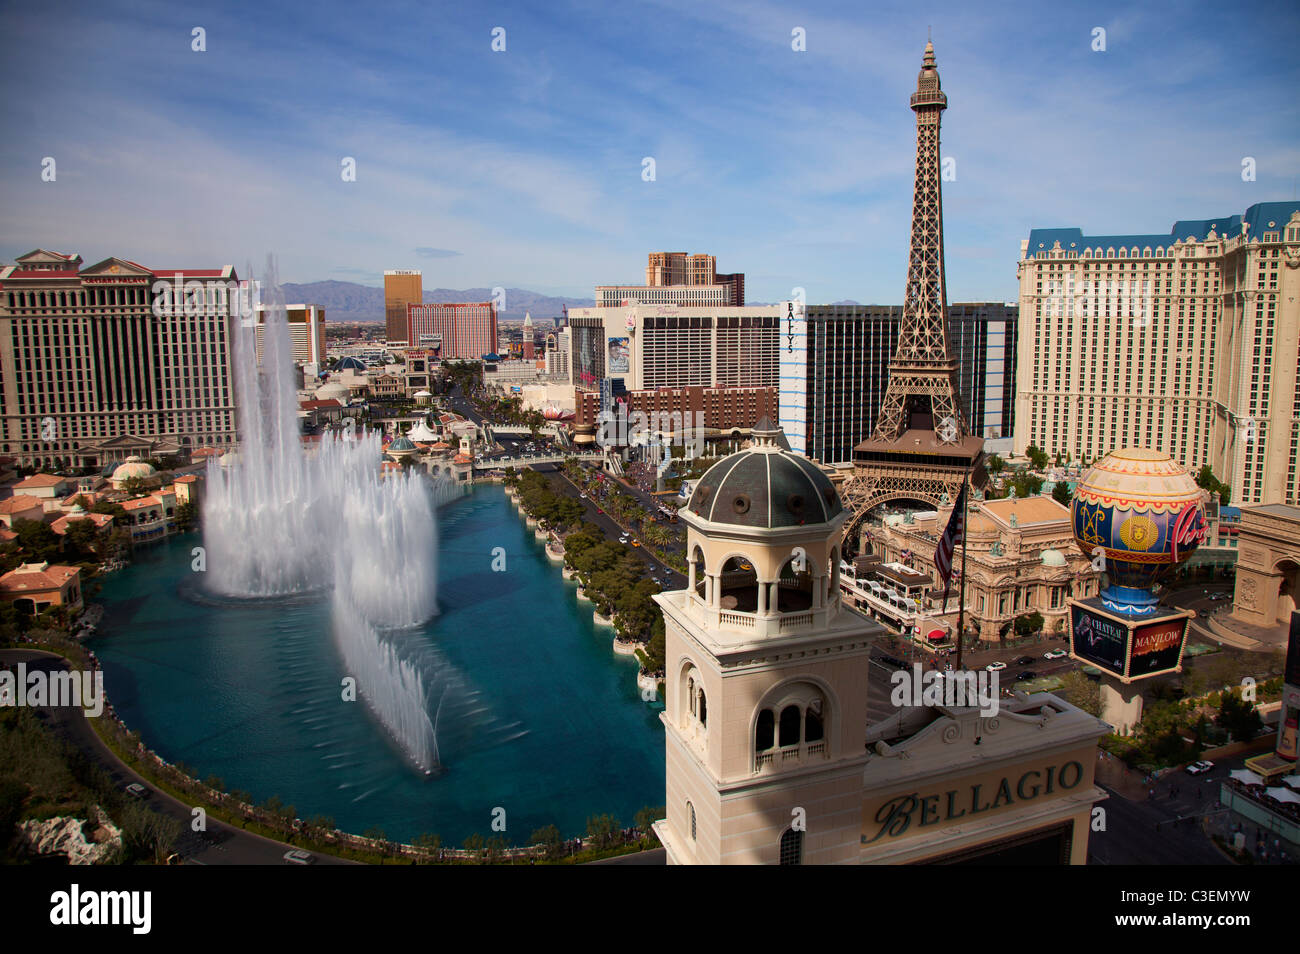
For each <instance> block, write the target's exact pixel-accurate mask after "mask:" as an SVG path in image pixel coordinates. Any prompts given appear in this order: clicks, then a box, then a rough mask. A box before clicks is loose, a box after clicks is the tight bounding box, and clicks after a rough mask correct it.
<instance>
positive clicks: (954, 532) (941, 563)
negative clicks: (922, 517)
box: [934, 485, 966, 593]
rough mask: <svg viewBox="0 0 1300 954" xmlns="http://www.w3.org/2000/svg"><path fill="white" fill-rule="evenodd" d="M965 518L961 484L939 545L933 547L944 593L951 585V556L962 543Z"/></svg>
mask: <svg viewBox="0 0 1300 954" xmlns="http://www.w3.org/2000/svg"><path fill="white" fill-rule="evenodd" d="M965 519H966V487H965V485H963V486H962V488H961V493H959V494H958V495H957V504H956V506H954V507H953V508H952V516H951V517H949V518H948V528H947V529H946V530H944V531H943V536H942V537H941V538H940V539H939V545H938V546H937V547H935V548H934V568H935V569H936V570H938V571H939V577H940V579H942V580H943V588H944V591H945V593H946V592H947V590H948V587H950V586H951V585H952V577H953V572H952V557H953V554H954V553H956V552H957V547H959V546H961V544H962V537H963V536H964V535H965V532H966V526H965Z"/></svg>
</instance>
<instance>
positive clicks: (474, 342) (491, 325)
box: [390, 301, 497, 361]
mask: <svg viewBox="0 0 1300 954" xmlns="http://www.w3.org/2000/svg"><path fill="white" fill-rule="evenodd" d="M406 313H407V320H406V329H405V331H404V332H403V338H404V339H405V340H406V341H407V342H408V343H409V344H410V346H411V347H412V348H427V349H428V350H430V351H437V352H438V355H439V357H442V358H444V359H445V358H464V359H470V360H475V361H477V360H478V359H479V358H481V357H483V355H485V354H493V353H495V352H496V350H497V310H496V306H495V305H493V304H492V302H490V301H478V302H454V303H453V302H437V303H433V302H431V303H429V304H427V305H419V304H410V305H407V306H406ZM391 340H392V339H391V338H390V341H391Z"/></svg>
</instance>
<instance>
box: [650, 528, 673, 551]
mask: <svg viewBox="0 0 1300 954" xmlns="http://www.w3.org/2000/svg"><path fill="white" fill-rule="evenodd" d="M645 540H646V543H648V544H650V545H651V546H654V547H665V546H667V545H668V544H669V543H670V542H671V541H672V534H670V533H669V532H668V528H667V527H665V526H663V525H662V524H659V523H649V524H647V525H646V528H645Z"/></svg>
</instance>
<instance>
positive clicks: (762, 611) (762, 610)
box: [756, 580, 768, 616]
mask: <svg viewBox="0 0 1300 954" xmlns="http://www.w3.org/2000/svg"><path fill="white" fill-rule="evenodd" d="M767 587H768V584H767V583H766V582H764V581H763V580H759V581H758V612H757V614H756V615H758V616H766V615H767Z"/></svg>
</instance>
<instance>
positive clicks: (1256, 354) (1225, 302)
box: [1015, 202, 1300, 504]
mask: <svg viewBox="0 0 1300 954" xmlns="http://www.w3.org/2000/svg"><path fill="white" fill-rule="evenodd" d="M1019 278H1020V333H1019V345H1018V355H1017V363H1018V366H1019V369H1020V373H1019V376H1018V379H1017V384H1016V413H1015V421H1016V432H1015V449H1016V452H1017V453H1023V452H1024V450H1025V448H1026V447H1028V446H1029V445H1030V444H1034V445H1037V446H1038V447H1041V448H1043V449H1044V450H1046V451H1047V452H1048V453H1049V454H1056V453H1060V454H1061V455H1062V456H1063V457H1064V456H1069V457H1072V458H1073V459H1075V460H1078V459H1080V458H1086V459H1088V460H1095V459H1097V458H1099V457H1101V456H1102V455H1104V454H1106V453H1108V452H1109V451H1110V450H1112V449H1114V448H1117V447H1125V446H1139V447H1152V448H1156V449H1159V450H1162V451H1165V452H1166V453H1168V454H1170V455H1171V456H1172V457H1173V458H1174V459H1175V460H1177V461H1179V462H1180V463H1181V464H1183V465H1184V466H1186V467H1188V468H1191V469H1199V468H1200V467H1201V466H1202V465H1203V464H1207V463H1208V464H1210V466H1211V468H1212V469H1213V470H1214V473H1215V475H1216V476H1217V477H1218V478H1219V479H1220V480H1221V481H1223V482H1224V483H1226V484H1228V485H1229V486H1230V487H1231V488H1232V498H1233V502H1234V503H1237V502H1240V503H1290V504H1296V503H1300V475H1298V473H1297V466H1298V465H1297V457H1298V456H1300V304H1297V296H1298V295H1300V202H1261V203H1258V204H1256V205H1252V206H1251V207H1250V208H1248V209H1247V210H1246V212H1245V214H1244V215H1233V216H1226V217H1223V218H1219V219H1203V220H1196V221H1179V222H1175V223H1174V227H1173V229H1172V230H1171V231H1170V233H1169V234H1168V235H1105V236H1097V235H1084V234H1083V232H1082V231H1081V230H1080V229H1077V228H1064V229H1034V230H1032V231H1031V232H1030V234H1029V238H1028V239H1026V240H1024V241H1022V242H1021V254H1020V262H1019Z"/></svg>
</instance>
